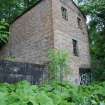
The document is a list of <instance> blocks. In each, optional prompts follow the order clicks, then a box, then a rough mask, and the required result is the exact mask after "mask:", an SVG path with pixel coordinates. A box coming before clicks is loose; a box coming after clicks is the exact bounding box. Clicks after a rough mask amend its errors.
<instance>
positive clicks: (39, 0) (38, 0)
mask: <svg viewBox="0 0 105 105" xmlns="http://www.w3.org/2000/svg"><path fill="white" fill-rule="evenodd" d="M41 1H43V0H37V2H35V3H34V4H33V5H32V6H30V7H29V8H28V9H26V10H25V11H23V12H22V13H21V15H19V16H17V17H16V18H15V19H14V20H13V21H12V22H11V24H12V23H13V22H15V21H16V20H17V19H18V18H20V17H21V16H23V15H24V14H25V13H27V12H28V11H30V10H31V9H32V8H33V7H35V6H36V5H37V4H39V3H40V2H41ZM71 1H72V3H73V4H74V5H75V6H76V7H77V9H78V10H79V11H80V12H81V14H82V15H83V16H84V18H86V16H85V15H84V13H83V12H82V11H81V10H80V8H79V7H78V6H77V5H76V4H75V3H74V1H73V0H71Z"/></svg>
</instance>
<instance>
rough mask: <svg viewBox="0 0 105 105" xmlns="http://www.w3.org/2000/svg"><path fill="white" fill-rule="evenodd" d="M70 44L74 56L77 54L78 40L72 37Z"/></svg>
mask: <svg viewBox="0 0 105 105" xmlns="http://www.w3.org/2000/svg"><path fill="white" fill-rule="evenodd" d="M72 45H73V54H74V56H79V51H78V41H77V40H75V39H72Z"/></svg>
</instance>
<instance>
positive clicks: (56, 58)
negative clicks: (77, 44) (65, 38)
mask: <svg viewBox="0 0 105 105" xmlns="http://www.w3.org/2000/svg"><path fill="white" fill-rule="evenodd" d="M48 58H49V80H56V81H59V82H63V79H64V76H65V75H66V73H67V72H70V68H69V64H68V63H69V62H68V61H69V59H70V58H69V56H68V53H67V52H66V51H64V50H59V49H50V50H49V52H48Z"/></svg>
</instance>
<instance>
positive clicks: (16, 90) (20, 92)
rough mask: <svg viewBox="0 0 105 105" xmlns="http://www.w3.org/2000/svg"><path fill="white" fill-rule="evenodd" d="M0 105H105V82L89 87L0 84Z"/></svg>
mask: <svg viewBox="0 0 105 105" xmlns="http://www.w3.org/2000/svg"><path fill="white" fill-rule="evenodd" d="M60 88H62V92H61V90H60ZM0 105H105V82H103V83H99V84H93V85H91V86H74V85H70V84H68V83H56V82H54V83H52V84H50V85H49V84H46V85H43V86H36V85H30V84H29V83H28V82H26V81H22V82H20V83H17V84H14V85H12V84H11V85H9V84H0Z"/></svg>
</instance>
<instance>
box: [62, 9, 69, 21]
mask: <svg viewBox="0 0 105 105" xmlns="http://www.w3.org/2000/svg"><path fill="white" fill-rule="evenodd" d="M61 11H62V17H63V18H64V19H65V20H68V14H67V9H66V8H64V7H61Z"/></svg>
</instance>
